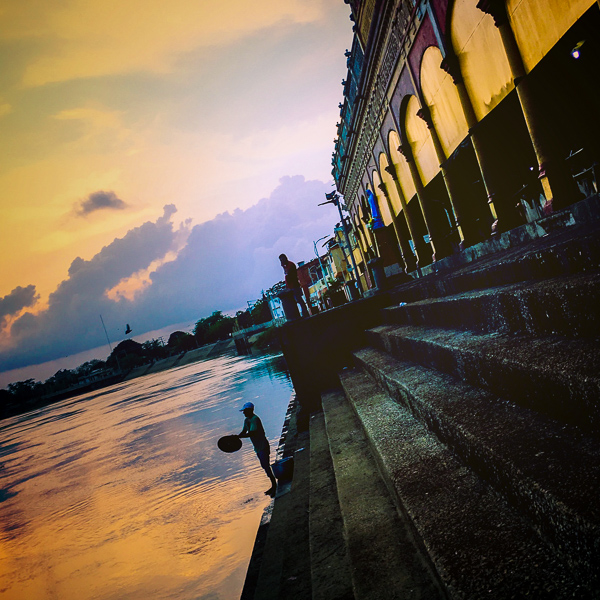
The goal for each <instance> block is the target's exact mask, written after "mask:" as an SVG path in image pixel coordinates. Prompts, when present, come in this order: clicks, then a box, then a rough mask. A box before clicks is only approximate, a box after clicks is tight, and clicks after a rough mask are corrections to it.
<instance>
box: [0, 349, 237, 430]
mask: <svg viewBox="0 0 600 600" xmlns="http://www.w3.org/2000/svg"><path fill="white" fill-rule="evenodd" d="M228 352H235V344H234V342H233V340H231V339H229V340H223V341H219V342H215V343H214V344H207V345H206V346H203V347H202V348H196V349H195V350H189V351H187V352H182V353H181V354H177V355H176V356H170V357H168V358H165V359H162V360H157V361H155V362H153V363H150V364H145V365H142V366H140V367H134V368H133V369H130V370H129V371H125V372H121V373H117V374H115V375H113V376H111V377H106V378H104V379H102V380H99V381H93V382H90V383H86V384H83V385H77V386H72V387H70V388H67V389H65V390H61V391H59V392H56V393H55V394H51V395H46V396H41V397H39V398H31V399H30V400H27V401H21V402H19V403H18V404H17V403H16V402H15V403H10V402H5V403H4V404H3V405H2V406H0V420H2V419H6V418H8V417H14V416H16V415H20V414H23V413H27V412H29V411H32V410H36V409H38V408H43V407H44V406H48V405H50V404H54V403H55V402H60V401H61V400H66V399H67V398H74V397H76V396H80V395H82V394H87V393H89V392H94V391H96V390H100V389H104V388H107V387H110V386H111V385H115V384H117V383H121V382H123V381H130V380H131V379H136V378H138V377H143V376H144V375H150V374H153V373H160V372H162V371H166V370H167V369H172V368H174V367H182V366H184V365H188V364H191V363H194V362H198V361H200V360H207V359H210V358H214V357H216V356H220V355H221V354H225V353H228Z"/></svg>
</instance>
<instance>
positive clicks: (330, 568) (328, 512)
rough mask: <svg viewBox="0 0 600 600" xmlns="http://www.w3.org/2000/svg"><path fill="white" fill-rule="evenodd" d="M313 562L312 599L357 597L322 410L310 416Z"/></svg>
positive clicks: (340, 599) (343, 599) (310, 541)
mask: <svg viewBox="0 0 600 600" xmlns="http://www.w3.org/2000/svg"><path fill="white" fill-rule="evenodd" d="M308 523H309V532H310V539H309V543H310V562H311V574H310V575H311V584H312V600H355V598H354V593H353V591H352V575H351V565H350V559H349V557H348V552H347V549H346V543H345V540H344V531H343V530H344V524H343V520H342V513H341V511H340V504H339V502H338V496H337V489H336V485H335V474H334V471H333V462H332V460H331V454H330V453H329V446H328V441H327V432H326V430H325V418H324V416H323V413H322V412H317V413H314V414H313V415H312V416H311V419H310V508H309V515H308Z"/></svg>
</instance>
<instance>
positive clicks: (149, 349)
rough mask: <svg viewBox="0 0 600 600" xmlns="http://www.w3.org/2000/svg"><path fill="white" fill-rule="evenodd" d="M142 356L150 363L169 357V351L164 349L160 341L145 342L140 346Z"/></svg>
mask: <svg viewBox="0 0 600 600" xmlns="http://www.w3.org/2000/svg"><path fill="white" fill-rule="evenodd" d="M142 348H143V350H144V355H145V356H146V357H148V359H150V360H151V361H155V360H161V359H163V358H167V356H169V350H168V349H167V348H166V347H165V345H164V344H163V343H162V341H161V340H156V339H152V340H147V341H146V342H144V343H143V344H142Z"/></svg>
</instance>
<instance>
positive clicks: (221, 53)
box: [0, 0, 352, 371]
mask: <svg viewBox="0 0 600 600" xmlns="http://www.w3.org/2000/svg"><path fill="white" fill-rule="evenodd" d="M348 15H349V9H348V7H347V5H345V4H344V3H343V1H342V0H298V1H294V0H260V1H256V2H246V1H244V0H222V1H221V2H218V3H217V2H206V1H202V0H197V1H192V0H171V1H170V2H164V1H159V0H144V1H141V0H119V1H118V2H117V1H112V0H103V1H102V2H93V1H92V2H90V1H84V0H60V1H59V2H46V1H40V0H23V1H22V2H16V1H14V0H0V60H1V68H0V138H1V139H2V141H3V142H2V154H1V157H2V158H1V160H0V199H1V200H0V201H1V203H2V219H0V244H1V246H0V265H1V266H0V274H1V277H0V327H1V330H0V371H5V370H7V369H14V368H16V367H22V366H24V365H27V364H32V363H37V362H42V361H46V360H50V359H54V358H58V357H59V356H65V355H67V354H72V353H74V352H80V351H82V350H86V349H89V348H92V347H94V346H98V345H100V344H101V343H102V340H103V336H104V333H103V332H102V331H101V329H100V327H99V326H98V324H99V318H98V315H99V314H100V313H101V314H103V316H104V318H105V320H106V321H107V326H109V329H110V330H111V331H116V330H117V329H118V330H119V331H120V329H122V326H124V324H125V323H126V322H131V321H133V322H132V323H131V324H132V327H133V328H134V330H135V331H136V332H140V333H141V332H142V331H149V330H151V329H157V328H159V327H163V326H166V325H169V324H170V323H177V322H181V321H184V320H194V319H198V318H201V317H203V316H207V314H210V312H211V311H212V310H216V309H220V308H221V309H223V310H228V309H233V308H236V307H239V306H243V305H244V304H245V300H246V299H253V298H256V297H257V296H258V295H259V294H260V291H261V289H264V288H266V287H269V286H270V285H272V284H273V283H275V282H276V281H278V280H279V279H280V278H281V274H280V270H281V269H280V267H279V265H278V263H277V258H276V257H277V255H278V254H279V253H281V252H286V253H288V254H289V255H290V257H291V258H292V259H296V260H308V259H310V257H311V252H312V241H313V240H315V239H317V238H318V237H321V236H323V235H327V234H328V233H331V231H332V227H333V224H334V223H335V220H336V215H335V212H334V211H333V209H332V208H331V207H318V208H317V207H316V204H317V203H318V202H321V201H323V196H322V194H323V193H324V192H325V191H329V190H330V189H331V164H330V163H331V152H332V150H333V139H334V138H335V137H336V122H337V121H338V120H339V110H338V107H337V105H338V102H340V101H341V100H342V86H341V84H340V82H341V80H342V79H343V78H344V77H345V75H346V66H345V58H344V51H345V49H346V48H348V47H350V45H351V39H352V30H351V26H352V23H351V21H350V20H349V18H348ZM227 288H229V289H227Z"/></svg>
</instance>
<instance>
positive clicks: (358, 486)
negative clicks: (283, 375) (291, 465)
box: [311, 390, 444, 600]
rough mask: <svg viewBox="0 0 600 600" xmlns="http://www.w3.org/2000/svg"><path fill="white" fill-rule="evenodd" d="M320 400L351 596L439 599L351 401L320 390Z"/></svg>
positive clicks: (358, 598) (438, 588) (422, 554)
mask: <svg viewBox="0 0 600 600" xmlns="http://www.w3.org/2000/svg"><path fill="white" fill-rule="evenodd" d="M322 401H323V412H324V415H325V422H326V428H327V439H328V441H329V450H330V453H331V459H332V461H333V466H334V472H335V488H336V489H337V496H338V499H339V506H340V510H341V514H342V518H343V523H344V540H345V544H346V548H347V554H348V558H349V561H350V564H351V581H352V587H353V591H354V597H355V598H356V600H382V599H384V598H385V599H388V598H389V599H390V600H391V599H396V598H397V599H409V598H422V599H437V598H444V592H443V590H442V588H441V586H440V585H439V583H438V581H437V578H436V576H435V573H434V571H433V570H432V569H431V568H430V566H429V564H428V559H427V556H426V553H425V551H424V549H422V548H421V547H420V545H419V543H418V542H416V541H415V537H414V535H413V532H412V530H411V526H410V524H409V522H408V520H407V519H406V518H405V517H404V515H403V514H402V513H400V512H399V511H398V510H397V508H396V505H395V503H394V501H393V499H392V497H391V495H390V493H389V491H388V489H387V487H386V484H385V482H384V481H383V479H382V478H381V476H380V474H379V471H378V468H377V463H376V462H375V459H374V457H373V456H372V454H371V452H370V450H369V446H368V441H367V438H366V436H365V433H364V432H363V430H362V428H361V425H360V423H359V421H358V419H357V417H356V414H355V413H354V411H353V410H352V407H351V405H350V404H349V403H348V401H347V399H346V397H345V396H344V394H343V393H342V392H341V391H339V390H338V391H332V392H328V393H325V394H323V396H322ZM311 485H312V481H311ZM314 563H315V561H314V560H313V561H312V564H313V568H314ZM316 597H317V596H316V595H315V593H314V590H313V598H316ZM321 597H323V596H321ZM325 597H326V598H336V597H337V596H325Z"/></svg>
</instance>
